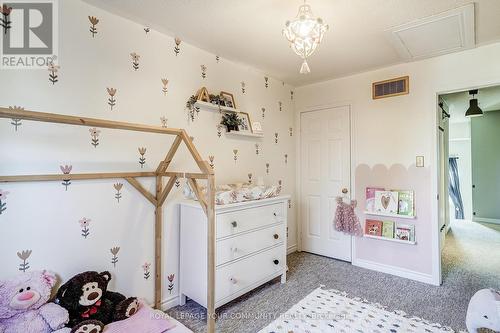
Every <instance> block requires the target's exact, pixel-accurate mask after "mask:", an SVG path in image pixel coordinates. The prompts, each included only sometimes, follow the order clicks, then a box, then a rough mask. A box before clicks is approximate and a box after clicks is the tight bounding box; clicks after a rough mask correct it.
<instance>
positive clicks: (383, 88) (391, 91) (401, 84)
mask: <svg viewBox="0 0 500 333" xmlns="http://www.w3.org/2000/svg"><path fill="white" fill-rule="evenodd" d="M409 92H410V77H409V76H403V77H398V78H396V79H390V80H385V81H379V82H374V83H373V86H372V94H373V99H379V98H385V97H392V96H399V95H406V94H408V93H409Z"/></svg>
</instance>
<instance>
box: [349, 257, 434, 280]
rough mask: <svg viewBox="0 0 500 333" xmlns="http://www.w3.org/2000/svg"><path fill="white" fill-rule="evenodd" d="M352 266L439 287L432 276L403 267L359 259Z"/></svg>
mask: <svg viewBox="0 0 500 333" xmlns="http://www.w3.org/2000/svg"><path fill="white" fill-rule="evenodd" d="M352 264H353V265H354V266H358V267H361V268H366V269H370V270H372V271H377V272H381V273H386V274H391V275H395V276H399V277H402V278H406V279H411V280H415V281H419V282H423V283H427V284H432V285H439V284H436V281H435V279H434V278H433V276H432V274H423V273H420V272H415V271H412V270H409V269H405V268H401V267H395V266H391V265H385V264H380V263H377V262H374V261H370V260H364V259H358V258H357V259H355V260H354V261H353V262H352Z"/></svg>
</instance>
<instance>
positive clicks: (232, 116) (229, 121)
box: [220, 112, 243, 132]
mask: <svg viewBox="0 0 500 333" xmlns="http://www.w3.org/2000/svg"><path fill="white" fill-rule="evenodd" d="M220 123H221V125H224V126H226V129H227V131H228V132H231V131H239V128H238V126H240V125H243V121H242V120H241V119H240V118H239V117H238V114H237V113H234V112H231V113H224V114H223V115H222V120H221V122H220Z"/></svg>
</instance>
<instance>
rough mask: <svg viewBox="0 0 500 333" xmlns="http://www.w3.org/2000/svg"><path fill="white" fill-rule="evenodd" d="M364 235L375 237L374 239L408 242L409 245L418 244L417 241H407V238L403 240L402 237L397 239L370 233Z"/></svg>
mask: <svg viewBox="0 0 500 333" xmlns="http://www.w3.org/2000/svg"><path fill="white" fill-rule="evenodd" d="M364 237H366V238H373V239H380V240H384V241H388V242H394V243H401V244H407V245H416V244H417V241H406V240H401V239H396V238H387V237H381V236H373V235H368V234H364Z"/></svg>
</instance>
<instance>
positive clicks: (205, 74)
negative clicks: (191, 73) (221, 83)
mask: <svg viewBox="0 0 500 333" xmlns="http://www.w3.org/2000/svg"><path fill="white" fill-rule="evenodd" d="M200 68H201V77H202V78H204V79H205V78H206V77H207V66H205V65H200Z"/></svg>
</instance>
